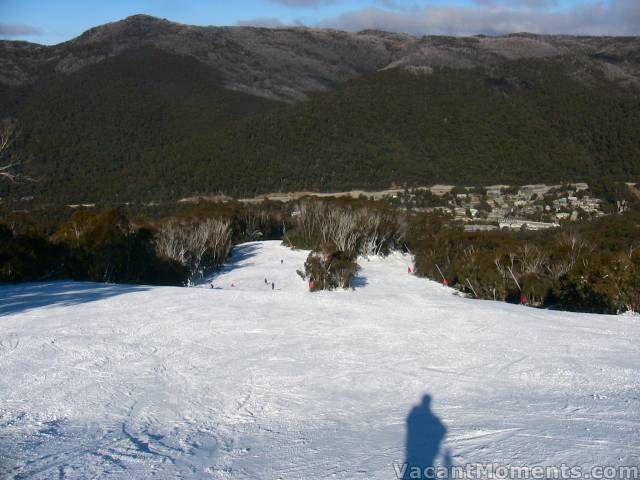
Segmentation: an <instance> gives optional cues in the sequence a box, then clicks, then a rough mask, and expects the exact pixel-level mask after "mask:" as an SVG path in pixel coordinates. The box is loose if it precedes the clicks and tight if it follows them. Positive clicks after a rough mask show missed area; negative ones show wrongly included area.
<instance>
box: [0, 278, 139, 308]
mask: <svg viewBox="0 0 640 480" xmlns="http://www.w3.org/2000/svg"><path fill="white" fill-rule="evenodd" d="M148 288H149V287H145V286H139V285H114V284H106V283H105V284H101V283H76V282H51V283H24V284H19V285H5V286H1V287H0V316H5V315H12V314H15V313H20V312H24V311H26V310H31V309H33V308H41V307H53V306H71V305H79V304H82V303H89V302H95V301H97V300H103V299H105V298H110V297H114V296H117V295H123V294H127V293H132V292H139V291H144V290H147V289H148Z"/></svg>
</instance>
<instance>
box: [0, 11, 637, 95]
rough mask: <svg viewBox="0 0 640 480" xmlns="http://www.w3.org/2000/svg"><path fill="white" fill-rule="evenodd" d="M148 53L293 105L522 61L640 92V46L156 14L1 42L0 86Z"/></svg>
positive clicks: (632, 41)
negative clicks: (327, 94)
mask: <svg viewBox="0 0 640 480" xmlns="http://www.w3.org/2000/svg"><path fill="white" fill-rule="evenodd" d="M142 45H145V46H153V47H155V48H159V49H160V50H163V51H166V52H168V53H174V54H179V55H187V56H191V57H193V58H195V59H196V60H198V61H199V62H201V63H204V64H206V65H209V66H215V67H216V68H218V69H219V70H220V71H221V73H222V76H223V78H224V79H225V85H226V87H227V88H230V89H233V90H239V91H243V92H245V93H250V94H254V95H259V96H263V97H267V98H271V99H274V100H279V101H285V102H288V103H292V102H297V101H301V100H306V99H308V97H309V94H310V93H312V92H320V91H327V90H331V89H333V88H335V87H336V86H337V85H338V84H339V83H342V82H344V81H345V80H348V79H351V78H355V77H356V76H359V75H363V74H369V73H373V72H375V71H378V70H381V69H386V68H394V67H405V68H412V67H422V68H426V69H429V68H471V67H474V66H484V67H487V68H490V67H491V66H494V65H498V64H502V63H504V62H508V61H512V60H517V59H522V58H550V57H567V56H568V57H573V58H580V59H581V61H583V62H585V63H586V64H590V65H595V66H598V67H599V68H600V69H601V70H603V71H605V72H607V73H608V74H609V75H610V76H611V77H612V78H613V79H614V80H619V81H621V82H623V83H625V82H626V83H628V82H630V83H634V84H640V37H590V36H585V37H577V36H569V35H536V34H530V33H514V34H508V35H504V36H495V37H489V36H484V35H478V36H473V37H446V36H423V37H415V36H411V35H408V34H403V33H392V32H384V31H380V30H364V31H360V32H355V33H354V32H345V31H340V30H333V29H314V28H307V27H281V28H264V27H244V26H232V27H215V26H192V25H186V24H180V23H176V22H171V21H169V20H166V19H159V18H156V17H152V16H149V15H134V16H130V17H127V18H126V19H124V20H119V21H116V22H111V23H107V24H104V25H100V26H97V27H94V28H92V29H89V30H87V31H86V32H84V33H82V34H81V35H79V36H78V37H76V38H74V39H71V40H69V41H66V42H63V43H60V44H56V45H51V46H44V45H38V44H31V43H25V42H11V41H2V42H0V65H2V67H3V68H2V71H3V72H4V73H2V74H0V83H3V84H7V85H24V84H31V83H33V82H35V81H36V80H37V79H38V78H41V77H42V75H43V72H46V73H48V74H51V73H67V74H68V73H72V72H75V71H78V70H80V69H82V68H84V67H85V66H88V65H91V64H95V63H99V62H101V61H104V60H105V59H106V58H110V57H113V56H117V55H118V54H119V53H121V52H123V51H125V50H127V49H129V48H132V47H139V46H142Z"/></svg>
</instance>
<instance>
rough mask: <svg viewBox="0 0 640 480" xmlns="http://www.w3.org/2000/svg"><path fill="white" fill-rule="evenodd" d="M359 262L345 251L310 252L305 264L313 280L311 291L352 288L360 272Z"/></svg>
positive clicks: (307, 273)
mask: <svg viewBox="0 0 640 480" xmlns="http://www.w3.org/2000/svg"><path fill="white" fill-rule="evenodd" d="M358 269H359V267H358V264H357V263H356V260H355V258H354V257H353V256H349V255H347V254H346V253H344V252H339V251H334V252H330V253H327V252H318V251H313V252H311V253H309V256H308V257H307V260H306V262H305V264H304V270H305V274H306V277H307V278H308V279H309V280H310V281H311V282H312V285H313V286H312V288H311V291H314V292H315V291H318V290H334V289H336V288H343V289H347V288H351V285H352V282H353V279H354V277H355V276H356V273H357V272H358Z"/></svg>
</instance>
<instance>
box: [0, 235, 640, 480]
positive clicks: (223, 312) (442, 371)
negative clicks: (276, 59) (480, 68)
mask: <svg viewBox="0 0 640 480" xmlns="http://www.w3.org/2000/svg"><path fill="white" fill-rule="evenodd" d="M306 253H307V252H302V251H292V250H289V249H287V248H284V247H282V246H281V245H280V244H279V243H278V242H260V243H249V244H244V245H241V246H239V247H237V248H236V249H235V251H234V255H233V257H232V260H231V262H230V265H229V266H228V267H227V268H225V269H224V271H223V272H221V273H220V274H219V275H217V276H215V277H214V278H213V279H212V281H213V285H214V288H211V287H210V284H209V282H206V283H205V284H204V285H202V287H203V288H168V287H144V286H123V285H99V284H90V283H73V282H56V283H46V284H27V285H15V286H3V287H0V472H2V473H3V474H4V475H5V476H8V477H9V478H36V479H40V478H42V479H50V478H56V479H57V478H83V479H84V478H213V479H241V478H250V479H265V480H266V479H323V478H337V479H394V478H396V473H395V471H394V467H393V463H394V462H400V463H401V462H403V459H404V457H405V443H406V442H407V428H412V426H413V428H414V431H415V429H416V425H412V422H415V421H416V420H415V418H418V417H412V418H413V420H412V421H410V422H409V424H407V416H408V415H409V412H410V411H411V409H412V408H413V407H414V406H415V405H417V404H418V403H419V402H420V400H421V398H422V396H423V395H425V394H428V395H430V396H431V398H432V405H431V407H432V413H433V416H432V417H429V418H431V420H430V421H436V420H435V419H436V418H437V419H438V420H437V421H439V422H441V423H442V424H443V426H444V428H445V429H446V432H444V431H443V432H442V434H440V435H439V436H438V438H434V439H432V440H433V442H434V445H435V448H436V449H439V450H440V455H438V457H437V458H436V459H435V461H436V463H438V462H441V461H442V460H441V459H442V458H443V457H444V456H445V454H446V455H447V456H449V457H450V458H451V462H452V463H453V464H454V465H464V464H467V463H485V462H492V463H497V464H499V465H508V464H511V465H557V466H560V465H562V464H566V465H570V466H574V465H575V466H580V467H583V468H584V469H586V470H585V471H589V468H590V467H592V466H594V465H613V466H616V465H638V464H639V463H640V389H639V387H640V348H639V341H640V320H639V319H638V318H637V317H630V316H621V317H615V316H599V315H586V314H571V313H563V312H551V311H542V310H536V309H531V308H526V307H520V306H515V305H507V304H503V303H496V302H487V301H476V300H471V299H464V298H460V297H458V296H455V295H453V294H452V291H451V290H449V289H446V288H444V287H442V286H440V285H438V284H437V283H434V282H430V281H427V280H424V279H419V278H416V277H414V276H411V275H409V274H408V273H407V266H408V265H410V263H411V259H410V258H409V257H404V256H401V255H392V256H390V257H388V258H385V259H380V258H374V259H371V260H370V261H367V260H364V259H361V260H360V265H361V266H362V270H361V275H360V278H359V279H358V281H357V285H356V288H355V290H354V291H340V292H321V293H314V294H311V293H309V292H307V289H306V284H305V283H304V282H303V280H302V279H300V277H298V275H297V274H296V272H295V270H296V269H299V268H301V267H302V264H303V261H304V259H305V257H306ZM281 260H283V262H282V263H281ZM265 278H267V280H268V282H271V281H273V282H274V283H275V290H273V291H272V290H271V285H270V284H269V285H265V283H264V279H265ZM232 285H233V286H232ZM419 418H422V419H423V420H424V419H425V418H427V417H424V416H423V417H419ZM440 440H442V441H441V443H439V442H440ZM0 477H2V474H0Z"/></svg>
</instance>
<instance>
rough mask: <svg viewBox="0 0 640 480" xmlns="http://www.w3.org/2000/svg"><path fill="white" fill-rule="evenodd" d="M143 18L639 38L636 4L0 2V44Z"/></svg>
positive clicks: (634, 0) (506, 0) (605, 0)
mask: <svg viewBox="0 0 640 480" xmlns="http://www.w3.org/2000/svg"><path fill="white" fill-rule="evenodd" d="M136 13H146V14H149V15H154V16H158V17H162V18H167V19H169V20H173V21H177V22H181V23H188V24H195V25H258V26H278V25H306V26H310V27H331V28H339V29H346V30H361V29H365V28H379V29H384V30H391V31H401V32H407V33H411V34H416V35H422V34H451V35H468V34H478V33H484V34H503V33H510V32H516V31H529V32H534V33H568V34H609V35H638V34H640V0H235V1H234V0H183V1H179V0H129V1H125V0H57V1H54V0H50V1H47V0H0V38H7V39H16V40H28V41H32V42H37V43H46V44H52V43H59V42H62V41H65V40H68V39H70V38H73V37H75V36H77V35H79V34H80V33H82V32H83V31H85V30H87V29H88V28H91V27H93V26H96V25H100V24H102V23H106V22H110V21H115V20H119V19H122V18H124V17H127V16H129V15H133V14H136Z"/></svg>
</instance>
